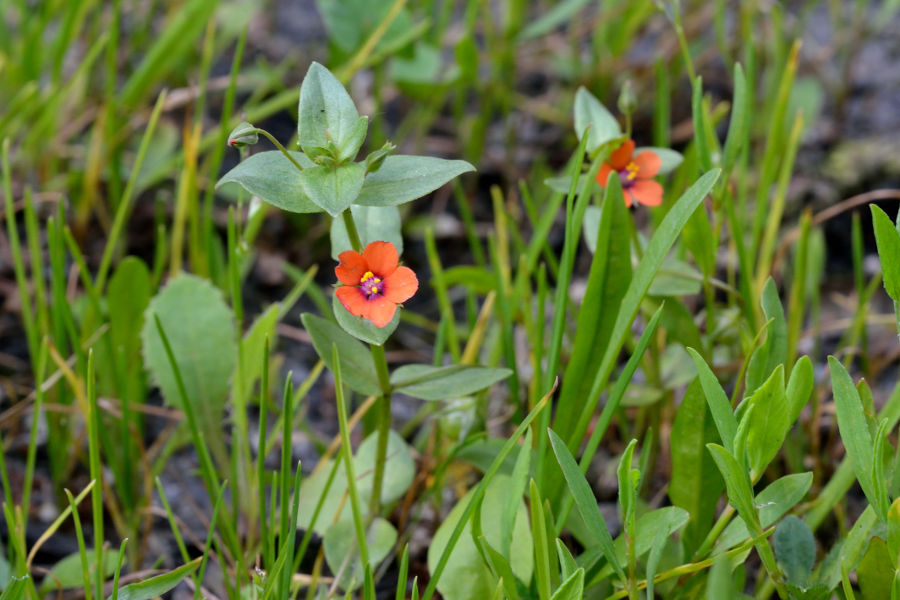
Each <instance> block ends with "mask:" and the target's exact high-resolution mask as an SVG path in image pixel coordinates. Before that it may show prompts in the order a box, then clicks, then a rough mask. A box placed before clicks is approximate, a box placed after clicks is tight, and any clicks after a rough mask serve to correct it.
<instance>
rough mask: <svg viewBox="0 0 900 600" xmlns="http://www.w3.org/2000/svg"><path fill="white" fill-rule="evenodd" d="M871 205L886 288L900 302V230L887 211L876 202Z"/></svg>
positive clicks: (889, 294)
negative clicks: (899, 230)
mask: <svg viewBox="0 0 900 600" xmlns="http://www.w3.org/2000/svg"><path fill="white" fill-rule="evenodd" d="M870 206H871V208H872V224H873V225H874V227H875V242H876V243H877V244H878V257H879V258H880V259H881V270H882V272H883V273H884V289H885V290H887V293H888V296H890V297H891V298H893V299H894V301H895V302H900V232H898V231H897V227H896V226H895V224H894V223H893V222H892V221H891V219H890V217H888V216H887V213H885V212H884V211H883V210H881V209H880V208H878V207H877V206H875V205H874V204H872V205H870Z"/></svg>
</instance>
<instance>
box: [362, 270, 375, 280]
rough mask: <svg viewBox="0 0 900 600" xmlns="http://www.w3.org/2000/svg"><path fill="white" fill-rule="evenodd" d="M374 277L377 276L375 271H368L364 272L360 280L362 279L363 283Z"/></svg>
mask: <svg viewBox="0 0 900 600" xmlns="http://www.w3.org/2000/svg"><path fill="white" fill-rule="evenodd" d="M373 277H375V273H373V272H372V271H366V272H365V273H364V274H363V276H362V279H360V280H359V281H360V283H362V282H364V281H368V280H369V279H371V278H373Z"/></svg>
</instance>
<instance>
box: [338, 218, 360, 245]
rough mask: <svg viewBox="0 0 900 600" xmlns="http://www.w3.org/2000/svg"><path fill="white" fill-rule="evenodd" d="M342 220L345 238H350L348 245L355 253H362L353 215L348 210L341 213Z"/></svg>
mask: <svg viewBox="0 0 900 600" xmlns="http://www.w3.org/2000/svg"><path fill="white" fill-rule="evenodd" d="M341 216H342V217H343V218H344V228H345V229H346V230H347V237H349V238H350V245H351V246H353V249H354V250H356V251H357V252H362V242H361V241H360V239H359V231H357V229H356V222H355V221H354V220H353V213H352V212H350V209H349V208H348V209H346V210H345V211H344V212H342V213H341Z"/></svg>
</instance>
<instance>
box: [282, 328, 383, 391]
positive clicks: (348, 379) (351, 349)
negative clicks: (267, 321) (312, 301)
mask: <svg viewBox="0 0 900 600" xmlns="http://www.w3.org/2000/svg"><path fill="white" fill-rule="evenodd" d="M300 320H301V321H303V326H304V327H305V328H306V331H307V332H308V333H309V336H310V337H311V338H312V342H313V346H314V347H315V349H316V353H318V355H319V357H320V358H321V359H322V360H323V361H324V362H325V365H326V366H327V367H328V368H329V369H332V370H333V369H334V367H333V364H332V363H333V360H332V354H331V345H332V344H337V348H338V356H339V357H340V359H339V360H340V361H341V374H342V375H343V378H344V383H346V384H347V385H348V386H349V387H350V389H352V390H355V391H357V392H359V393H360V394H365V395H367V396H377V395H378V394H380V393H381V386H380V385H379V384H378V373H377V372H376V371H375V363H374V362H373V361H372V355H371V354H370V353H369V350H368V349H367V348H366V347H365V346H363V345H362V343H361V342H359V341H358V340H357V339H356V338H354V337H352V336H351V335H350V334H349V333H347V332H345V331H344V330H343V329H341V328H340V326H338V325H336V324H335V323H332V322H331V321H326V320H325V319H323V318H322V317H317V316H315V315H313V314H310V313H304V314H302V315H301V316H300Z"/></svg>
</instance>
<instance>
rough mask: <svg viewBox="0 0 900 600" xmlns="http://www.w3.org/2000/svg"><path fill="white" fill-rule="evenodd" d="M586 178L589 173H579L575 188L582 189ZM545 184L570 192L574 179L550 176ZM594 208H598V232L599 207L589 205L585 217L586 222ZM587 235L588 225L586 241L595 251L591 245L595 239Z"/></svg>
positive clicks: (564, 192) (555, 190)
mask: <svg viewBox="0 0 900 600" xmlns="http://www.w3.org/2000/svg"><path fill="white" fill-rule="evenodd" d="M585 180H587V174H584V173H582V174H581V175H579V176H578V183H576V184H575V189H577V190H580V189H582V188H583V187H584V182H585ZM544 185H546V186H547V187H549V188H550V189H551V190H553V191H554V192H558V193H560V194H568V193H569V187H570V186H571V185H572V180H571V179H570V178H568V177H548V178H547V179H545V180H544ZM592 210H596V213H595V215H596V216H595V217H593V219H594V225H595V226H594V227H593V231H595V232H596V231H597V229H596V224H597V222H598V221H599V220H600V211H599V209H597V207H593V206H589V207H588V210H587V212H585V215H584V218H585V222H586V221H587V219H588V213H590V212H591V211H592ZM587 235H588V227H587V226H585V242H587V244H588V248H590V249H591V252H593V251H594V249H593V248H592V247H591V244H592V243H593V241H592V240H590V238H587ZM595 239H596V238H595Z"/></svg>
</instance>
